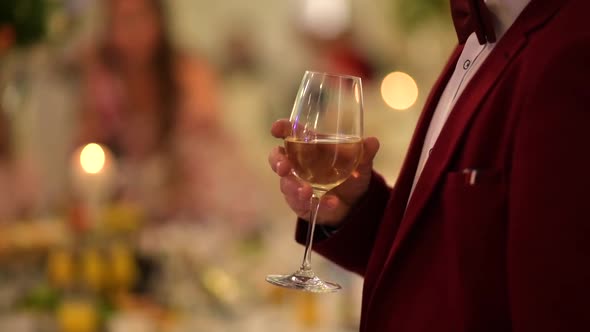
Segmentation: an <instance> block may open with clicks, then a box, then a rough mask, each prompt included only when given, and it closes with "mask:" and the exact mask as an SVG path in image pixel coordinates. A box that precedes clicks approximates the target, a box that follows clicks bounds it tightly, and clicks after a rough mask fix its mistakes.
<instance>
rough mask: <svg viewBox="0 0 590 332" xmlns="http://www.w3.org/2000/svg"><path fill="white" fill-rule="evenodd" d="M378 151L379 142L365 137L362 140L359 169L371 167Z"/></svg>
mask: <svg viewBox="0 0 590 332" xmlns="http://www.w3.org/2000/svg"><path fill="white" fill-rule="evenodd" d="M377 151H379V140H377V138H376V137H367V138H365V139H364V140H363V156H362V158H361V162H360V165H359V166H360V167H363V166H371V165H373V159H375V155H377Z"/></svg>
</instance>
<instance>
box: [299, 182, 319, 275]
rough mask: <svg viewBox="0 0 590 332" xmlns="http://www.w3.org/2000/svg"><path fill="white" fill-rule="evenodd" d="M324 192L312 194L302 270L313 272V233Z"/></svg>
mask: <svg viewBox="0 0 590 332" xmlns="http://www.w3.org/2000/svg"><path fill="white" fill-rule="evenodd" d="M323 195H324V192H316V191H315V190H314V193H313V194H312V195H311V204H310V210H309V213H310V215H309V225H308V226H307V241H306V242H305V254H304V255H303V262H302V263H301V270H302V271H305V272H311V251H312V250H311V248H312V246H313V234H314V231H315V223H316V220H317V218H318V211H319V210H320V200H321V199H322V196H323Z"/></svg>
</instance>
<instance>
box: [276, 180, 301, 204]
mask: <svg viewBox="0 0 590 332" xmlns="http://www.w3.org/2000/svg"><path fill="white" fill-rule="evenodd" d="M279 186H280V189H281V192H282V193H283V195H285V196H293V197H297V198H299V188H302V187H303V184H302V183H301V182H300V181H299V180H298V179H297V178H296V177H295V176H293V175H290V176H285V177H282V178H281V181H280V184H279Z"/></svg>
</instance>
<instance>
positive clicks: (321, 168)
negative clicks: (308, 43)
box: [266, 71, 363, 293]
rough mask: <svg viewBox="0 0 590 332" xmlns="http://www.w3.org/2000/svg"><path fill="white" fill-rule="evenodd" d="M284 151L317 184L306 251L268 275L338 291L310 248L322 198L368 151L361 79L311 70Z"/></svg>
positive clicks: (278, 281)
mask: <svg viewBox="0 0 590 332" xmlns="http://www.w3.org/2000/svg"><path fill="white" fill-rule="evenodd" d="M290 122H291V134H290V135H289V136H288V137H287V138H286V139H285V151H286V153H287V158H288V159H289V161H290V163H291V165H293V169H292V172H293V174H294V175H295V176H297V177H298V178H299V179H301V180H302V181H304V182H306V183H308V184H309V185H310V186H311V187H312V189H313V195H312V198H311V209H310V217H309V223H310V224H309V227H308V231H307V241H306V245H305V253H304V256H303V262H302V263H301V267H300V268H299V270H297V271H296V272H295V273H292V274H288V275H269V276H267V277H266V280H267V281H268V282H270V283H272V284H274V285H277V286H282V287H286V288H291V289H297V290H303V291H308V292H314V293H328V292H335V291H338V290H339V289H340V288H341V287H340V285H338V284H336V283H332V282H327V281H322V280H321V279H320V278H318V277H317V276H316V275H315V273H314V272H313V270H312V268H311V248H312V244H313V237H314V230H315V223H316V219H317V214H318V210H319V207H320V200H321V199H322V197H323V196H324V195H325V194H326V193H327V192H328V191H330V190H332V189H333V188H335V187H337V186H338V185H340V184H341V183H343V182H344V181H346V179H348V177H349V176H350V175H351V174H352V173H353V172H354V171H355V170H356V168H357V166H358V164H359V162H360V158H361V155H362V152H363V94H362V84H361V79H360V78H358V77H354V76H347V75H334V74H327V73H318V72H311V71H307V72H306V73H305V75H304V76H303V80H302V82H301V86H300V87H299V92H298V94H297V98H296V99H295V103H294V105H293V111H292V112H291V118H290Z"/></svg>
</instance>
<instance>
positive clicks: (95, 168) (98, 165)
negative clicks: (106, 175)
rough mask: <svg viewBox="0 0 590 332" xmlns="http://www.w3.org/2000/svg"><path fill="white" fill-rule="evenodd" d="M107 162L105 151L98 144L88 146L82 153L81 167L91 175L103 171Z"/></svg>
mask: <svg viewBox="0 0 590 332" xmlns="http://www.w3.org/2000/svg"><path fill="white" fill-rule="evenodd" d="M105 160H106V158H105V152H104V149H103V148H102V147H101V146H100V145H98V144H96V143H90V144H87V145H86V146H85V147H84V148H83V149H82V151H81V152H80V165H81V166H82V169H83V170H84V172H86V173H89V174H97V173H99V172H100V171H102V169H103V168H104V165H105Z"/></svg>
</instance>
